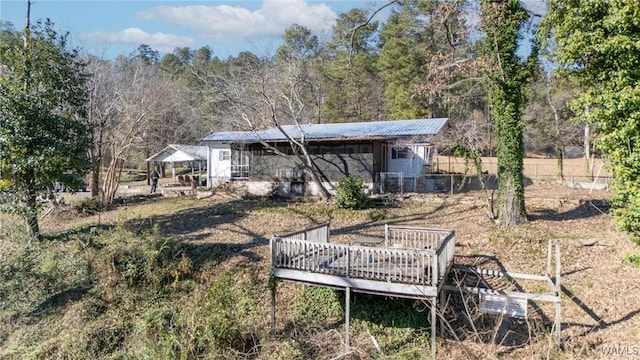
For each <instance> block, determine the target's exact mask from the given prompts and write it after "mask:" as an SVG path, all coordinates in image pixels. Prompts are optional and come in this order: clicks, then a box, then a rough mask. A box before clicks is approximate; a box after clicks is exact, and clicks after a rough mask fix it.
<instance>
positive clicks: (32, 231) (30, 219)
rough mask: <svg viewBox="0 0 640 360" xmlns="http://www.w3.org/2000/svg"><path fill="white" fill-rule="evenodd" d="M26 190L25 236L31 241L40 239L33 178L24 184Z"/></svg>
mask: <svg viewBox="0 0 640 360" xmlns="http://www.w3.org/2000/svg"><path fill="white" fill-rule="evenodd" d="M26 185H27V186H26V190H27V204H26V205H27V213H26V214H25V220H26V221H27V235H28V239H29V241H31V240H32V239H36V240H38V239H40V225H39V224H38V206H37V205H38V204H37V200H36V198H37V195H38V194H37V192H36V189H35V186H34V181H33V176H31V180H29V181H28V183H27V184H26Z"/></svg>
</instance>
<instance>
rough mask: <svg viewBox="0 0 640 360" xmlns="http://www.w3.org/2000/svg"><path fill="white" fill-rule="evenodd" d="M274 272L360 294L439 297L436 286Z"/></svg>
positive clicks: (298, 272)
mask: <svg viewBox="0 0 640 360" xmlns="http://www.w3.org/2000/svg"><path fill="white" fill-rule="evenodd" d="M272 271H273V275H274V276H276V277H278V278H280V279H284V280H291V281H298V282H303V283H308V284H317V285H327V286H331V287H337V288H346V287H351V289H352V290H353V291H358V292H367V293H372V294H381V295H393V296H398V297H411V298H424V297H431V296H437V288H436V287H435V286H427V285H418V284H402V283H393V282H388V281H378V280H369V279H358V278H347V277H342V276H336V275H329V274H320V273H315V272H308V271H301V270H290V269H273V270H272Z"/></svg>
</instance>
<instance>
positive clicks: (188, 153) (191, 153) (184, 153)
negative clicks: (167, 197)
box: [145, 144, 207, 179]
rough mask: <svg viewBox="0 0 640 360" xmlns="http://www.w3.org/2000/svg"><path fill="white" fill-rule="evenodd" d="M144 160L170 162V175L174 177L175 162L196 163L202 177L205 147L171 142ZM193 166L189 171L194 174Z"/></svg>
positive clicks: (205, 158) (205, 155)
mask: <svg viewBox="0 0 640 360" xmlns="http://www.w3.org/2000/svg"><path fill="white" fill-rule="evenodd" d="M145 161H147V162H163V163H171V164H172V170H171V171H172V177H173V178H175V177H176V174H175V171H176V170H175V164H176V163H191V164H195V163H197V164H198V175H199V177H200V179H202V174H201V173H202V164H206V163H207V147H206V146H197V145H180V144H171V145H168V146H167V147H165V148H164V149H162V150H161V151H159V152H158V153H156V154H154V155H152V156H151V157H149V158H148V159H146V160H145ZM194 167H195V166H192V168H191V172H192V175H194V174H193V173H194V171H195V169H194Z"/></svg>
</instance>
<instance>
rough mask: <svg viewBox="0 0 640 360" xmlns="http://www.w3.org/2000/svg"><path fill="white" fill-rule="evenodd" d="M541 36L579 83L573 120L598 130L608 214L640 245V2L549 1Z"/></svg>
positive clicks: (572, 105)
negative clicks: (606, 171) (607, 181)
mask: <svg viewBox="0 0 640 360" xmlns="http://www.w3.org/2000/svg"><path fill="white" fill-rule="evenodd" d="M548 6H549V13H548V15H547V17H546V18H545V20H544V21H543V26H542V29H543V30H544V31H543V32H541V34H542V35H543V36H545V38H546V39H547V40H550V42H549V43H547V44H548V45H549V44H550V45H553V47H552V48H551V49H552V53H551V55H552V57H553V59H554V60H556V61H557V63H558V64H559V65H560V66H561V67H562V70H563V71H561V73H562V74H569V75H571V76H574V77H575V78H577V79H579V80H580V81H581V85H583V86H584V88H583V89H584V90H581V91H579V92H578V94H577V95H576V96H575V98H574V100H573V101H572V103H571V109H572V111H573V114H574V117H575V118H576V119H578V120H581V121H584V122H586V123H592V124H595V125H596V126H597V132H598V134H599V135H598V139H597V142H596V144H597V147H598V149H599V150H600V151H601V152H602V154H603V156H604V157H605V158H606V159H607V160H608V161H609V162H610V167H611V170H612V174H613V181H612V183H611V189H612V190H613V195H612V198H611V205H612V206H613V209H612V213H613V215H614V217H615V219H616V222H617V224H618V225H619V226H620V227H621V228H622V229H624V230H625V231H628V232H629V233H630V235H631V237H632V238H634V239H635V240H636V241H640V151H639V146H640V145H639V144H640V106H639V104H640V21H639V20H638V19H639V18H638V14H640V2H638V1H635V0H617V1H607V0H596V1H593V0H589V1H587V0H551V1H549V5H548Z"/></svg>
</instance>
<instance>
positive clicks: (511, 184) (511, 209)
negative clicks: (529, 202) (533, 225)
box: [498, 173, 527, 228]
mask: <svg viewBox="0 0 640 360" xmlns="http://www.w3.org/2000/svg"><path fill="white" fill-rule="evenodd" d="M518 178H519V180H518ZM499 179H500V180H499V181H500V185H499V195H498V198H499V199H500V201H499V203H500V211H499V217H498V222H499V224H500V226H501V227H503V228H508V227H513V226H516V225H520V224H524V223H526V222H527V218H526V215H525V209H524V192H523V191H522V189H523V187H522V177H521V176H518V175H517V174H513V173H502V175H501V176H500V177H499Z"/></svg>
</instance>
